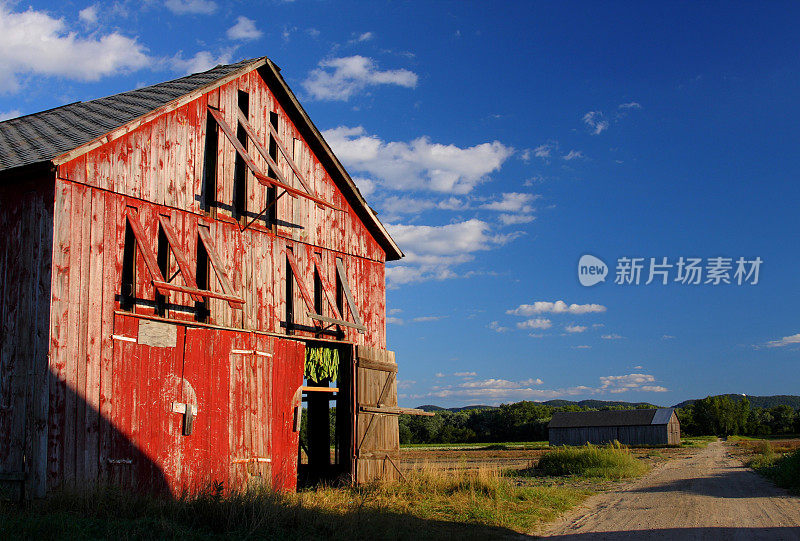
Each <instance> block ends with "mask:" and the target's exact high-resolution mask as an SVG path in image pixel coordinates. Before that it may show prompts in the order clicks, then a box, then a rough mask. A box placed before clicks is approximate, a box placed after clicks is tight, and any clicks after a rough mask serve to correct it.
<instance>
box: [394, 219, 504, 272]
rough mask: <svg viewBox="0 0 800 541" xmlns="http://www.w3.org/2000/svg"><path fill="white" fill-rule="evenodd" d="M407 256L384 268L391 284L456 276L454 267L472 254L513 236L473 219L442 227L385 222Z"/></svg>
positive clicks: (467, 259) (471, 257)
mask: <svg viewBox="0 0 800 541" xmlns="http://www.w3.org/2000/svg"><path fill="white" fill-rule="evenodd" d="M386 227H387V229H388V230H389V233H390V234H391V235H392V237H393V238H394V239H395V240H396V241H397V243H398V244H399V245H400V246H402V247H403V250H404V251H405V254H406V257H405V258H404V259H403V260H402V262H400V263H398V264H395V265H394V266H392V267H389V268H387V269H386V277H387V280H388V282H389V284H390V285H398V284H404V283H410V282H418V281H423V280H431V279H436V280H444V279H447V278H455V277H456V276H457V274H456V273H455V271H454V270H453V267H455V266H456V265H460V264H462V263H466V262H468V261H471V260H472V259H473V258H474V255H473V254H474V253H475V252H478V251H482V250H490V249H492V248H495V247H497V246H501V245H503V244H506V243H507V242H509V241H510V240H512V239H513V238H516V235H514V234H511V235H496V234H492V233H491V228H490V227H489V224H487V223H486V222H483V221H481V220H477V219H472V220H467V221H464V222H457V223H452V224H447V225H442V226H431V225H403V224H387V226H386Z"/></svg>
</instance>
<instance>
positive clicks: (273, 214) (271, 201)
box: [267, 111, 278, 230]
mask: <svg viewBox="0 0 800 541" xmlns="http://www.w3.org/2000/svg"><path fill="white" fill-rule="evenodd" d="M269 124H270V126H272V128H273V129H274V130H275V131H276V132H277V131H278V113H276V112H274V111H270V112H269ZM269 156H270V158H272V160H273V161H274V162H275V163H277V162H278V142H277V141H276V140H275V137H273V135H272V132H271V131H270V136H269ZM267 176H269V177H271V178H277V177H276V175H275V172H274V171H273V169H272V167H270V168H269V169H268V171H267ZM277 197H278V188H277V187H276V186H274V185H269V186H267V205H269V210H268V211H267V223H268V224H269V225H270V227H271V228H273V230H274V228H275V225H276V223H277V221H278V205H277V201H276V200H277Z"/></svg>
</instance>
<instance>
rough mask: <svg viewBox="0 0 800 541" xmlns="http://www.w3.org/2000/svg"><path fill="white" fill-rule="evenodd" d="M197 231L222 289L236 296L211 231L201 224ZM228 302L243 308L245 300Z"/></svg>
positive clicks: (226, 293) (228, 294)
mask: <svg viewBox="0 0 800 541" xmlns="http://www.w3.org/2000/svg"><path fill="white" fill-rule="evenodd" d="M197 233H198V234H199V235H200V240H201V241H202V242H203V246H205V248H206V253H207V254H208V259H209V260H211V265H212V266H213V267H214V271H215V272H216V273H217V280H219V284H220V286H222V291H223V292H224V293H225V295H227V296H229V297H236V295H235V294H234V292H233V286H231V282H230V280H228V274H227V273H226V272H225V266H224V265H223V264H222V258H220V257H219V254H218V253H217V250H216V248H214V241H213V240H211V233H210V232H209V230H208V227H206V226H202V225H201V226H199V227H198V228H197ZM237 298H238V297H237ZM228 304H229V305H230V306H231V308H239V309H241V308H242V305H243V304H244V301H242V300H238V301H230V300H229V301H228Z"/></svg>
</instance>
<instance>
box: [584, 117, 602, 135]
mask: <svg viewBox="0 0 800 541" xmlns="http://www.w3.org/2000/svg"><path fill="white" fill-rule="evenodd" d="M583 122H584V124H586V125H587V126H588V127H589V128H590V129H591V131H592V134H593V135H600V134H601V133H603V132H604V131H605V130H607V129H608V120H605V119H603V113H601V112H600V111H589V112H588V113H586V114H585V115H583Z"/></svg>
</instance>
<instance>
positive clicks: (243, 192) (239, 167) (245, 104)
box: [233, 90, 250, 219]
mask: <svg viewBox="0 0 800 541" xmlns="http://www.w3.org/2000/svg"><path fill="white" fill-rule="evenodd" d="M238 102H239V111H240V112H241V114H242V115H243V116H244V118H245V119H247V118H249V116H250V94H248V93H247V92H244V91H242V90H239V93H238ZM236 139H238V140H239V143H241V145H242V147H243V148H244V149H245V152H246V151H247V143H248V137H247V131H246V130H245V128H244V125H243V124H242V123H241V122H239V123H238V124H237V127H236ZM233 212H234V215H235V217H236V218H238V219H241V218H243V217H244V216H245V214H246V213H247V164H246V163H245V161H244V156H242V155H241V154H239V153H238V152H237V153H236V160H235V163H234V174H233Z"/></svg>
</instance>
